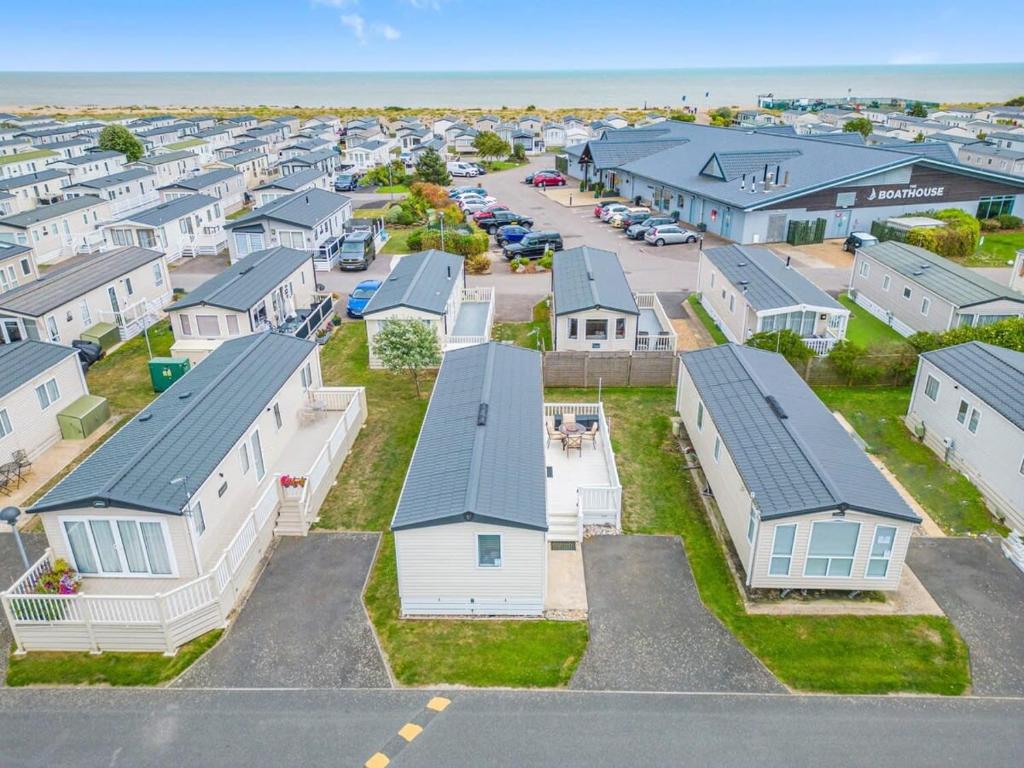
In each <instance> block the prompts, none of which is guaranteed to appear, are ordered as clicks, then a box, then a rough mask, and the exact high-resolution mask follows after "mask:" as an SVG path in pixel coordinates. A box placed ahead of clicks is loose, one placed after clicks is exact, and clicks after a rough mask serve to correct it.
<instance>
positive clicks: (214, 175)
mask: <svg viewBox="0 0 1024 768" xmlns="http://www.w3.org/2000/svg"><path fill="white" fill-rule="evenodd" d="M241 175H242V174H241V173H239V172H238V171H236V170H235V169H233V168H214V169H213V170H212V171H205V172H204V173H200V174H197V175H195V176H189V177H188V178H187V179H178V180H177V181H175V182H174V183H173V184H166V185H164V186H162V187H160V189H191V190H195V191H199V190H200V189H203V188H204V187H208V186H210V185H211V184H219V183H220V182H222V181H226V180H227V179H231V178H234V177H236V176H241Z"/></svg>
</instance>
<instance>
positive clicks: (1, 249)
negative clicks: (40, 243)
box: [0, 195, 32, 261]
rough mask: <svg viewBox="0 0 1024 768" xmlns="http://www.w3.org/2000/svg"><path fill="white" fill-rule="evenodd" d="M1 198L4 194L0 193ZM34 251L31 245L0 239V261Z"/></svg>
mask: <svg viewBox="0 0 1024 768" xmlns="http://www.w3.org/2000/svg"><path fill="white" fill-rule="evenodd" d="M0 199H3V196H2V195H0ZM31 251H32V246H30V245H18V244H17V243H8V242H7V241H0V261H6V260H7V259H14V258H17V257H18V256H24V255H25V254H26V253H30V252H31Z"/></svg>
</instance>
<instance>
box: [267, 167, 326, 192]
mask: <svg viewBox="0 0 1024 768" xmlns="http://www.w3.org/2000/svg"><path fill="white" fill-rule="evenodd" d="M325 173H326V171H324V170H323V169H322V168H306V169H304V170H301V171H296V172H295V173H287V174H285V175H284V176H281V177H279V178H276V179H271V180H270V181H268V182H267V183H266V184H260V185H259V186H258V187H256V189H255V190H254V191H255V192H259V191H260V190H261V189H284V190H288V191H289V192H294V191H295V190H297V189H300V188H301V187H304V186H306V185H307V184H312V183H313V182H314V181H316V180H317V179H319V178H322V177H323V176H324V174H325Z"/></svg>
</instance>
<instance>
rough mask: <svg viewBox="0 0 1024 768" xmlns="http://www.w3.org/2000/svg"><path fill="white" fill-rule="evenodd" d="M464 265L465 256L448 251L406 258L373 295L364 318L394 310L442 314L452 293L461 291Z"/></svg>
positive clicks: (430, 252) (429, 252)
mask: <svg viewBox="0 0 1024 768" xmlns="http://www.w3.org/2000/svg"><path fill="white" fill-rule="evenodd" d="M462 264H463V258H462V257H461V256H456V255H454V254H451V253H447V252H446V251H437V250H429V251H421V252H419V253H410V254H409V255H408V256H403V257H402V258H401V259H399V260H398V263H397V264H396V265H395V268H394V269H392V270H391V274H389V275H388V276H387V279H386V280H384V282H383V283H381V286H380V288H378V289H377V292H376V293H375V294H373V298H371V299H370V301H369V302H368V303H367V305H366V308H365V309H364V310H363V314H364V315H370V314H373V313H374V312H381V311H383V310H385V309H392V308H394V307H409V308H410V309H420V310H423V311H424V312H432V313H433V314H435V315H440V314H442V313H443V312H444V308H445V305H446V304H447V303H448V299H449V298H450V297H451V295H452V291H453V290H455V289H456V288H461V285H460V284H459V270H460V269H462Z"/></svg>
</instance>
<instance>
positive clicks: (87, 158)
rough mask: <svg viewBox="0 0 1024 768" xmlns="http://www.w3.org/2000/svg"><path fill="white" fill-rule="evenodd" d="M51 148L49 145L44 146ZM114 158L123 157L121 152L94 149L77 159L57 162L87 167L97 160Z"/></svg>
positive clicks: (65, 159) (72, 158)
mask: <svg viewBox="0 0 1024 768" xmlns="http://www.w3.org/2000/svg"><path fill="white" fill-rule="evenodd" d="M44 146H47V147H48V146H51V145H44ZM115 157H124V153H123V152H115V151H114V150H112V149H96V150H92V151H90V152H86V153H85V154H84V155H79V156H78V157H66V158H62V159H61V160H58V161H57V162H59V163H65V164H67V165H88V164H89V163H95V162H96V161H97V160H110V159H112V158H115Z"/></svg>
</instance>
